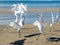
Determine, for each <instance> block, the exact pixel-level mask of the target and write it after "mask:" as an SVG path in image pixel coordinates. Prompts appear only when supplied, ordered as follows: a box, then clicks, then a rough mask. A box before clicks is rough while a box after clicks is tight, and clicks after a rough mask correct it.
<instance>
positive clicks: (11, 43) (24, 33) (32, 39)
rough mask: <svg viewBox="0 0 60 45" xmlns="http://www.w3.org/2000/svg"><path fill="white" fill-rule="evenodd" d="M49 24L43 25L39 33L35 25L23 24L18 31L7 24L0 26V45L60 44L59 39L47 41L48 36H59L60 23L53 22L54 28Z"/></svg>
mask: <svg viewBox="0 0 60 45" xmlns="http://www.w3.org/2000/svg"><path fill="white" fill-rule="evenodd" d="M50 30H51V29H50V28H49V25H47V26H46V27H45V30H44V31H43V32H44V33H42V34H40V32H39V30H38V28H37V27H35V26H33V25H32V24H25V25H24V26H23V28H22V29H21V30H20V38H19V34H18V32H17V31H16V30H15V29H13V28H11V27H9V26H8V25H5V26H0V45H37V44H38V45H60V41H58V42H51V41H48V38H49V37H52V36H53V37H60V23H55V24H54V30H51V31H50Z"/></svg>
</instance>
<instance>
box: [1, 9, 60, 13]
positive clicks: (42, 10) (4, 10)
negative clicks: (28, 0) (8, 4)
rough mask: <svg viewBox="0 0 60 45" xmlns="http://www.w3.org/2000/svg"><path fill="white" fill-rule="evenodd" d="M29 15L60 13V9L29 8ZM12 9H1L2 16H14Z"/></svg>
mask: <svg viewBox="0 0 60 45" xmlns="http://www.w3.org/2000/svg"><path fill="white" fill-rule="evenodd" d="M27 10H28V11H27V13H40V12H60V8H29V9H27ZM12 13H13V12H11V8H0V14H12Z"/></svg>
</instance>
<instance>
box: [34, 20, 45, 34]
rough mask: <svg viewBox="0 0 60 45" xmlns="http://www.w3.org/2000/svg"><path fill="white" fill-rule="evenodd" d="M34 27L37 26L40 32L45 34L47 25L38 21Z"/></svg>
mask: <svg viewBox="0 0 60 45" xmlns="http://www.w3.org/2000/svg"><path fill="white" fill-rule="evenodd" d="M33 25H34V26H37V27H38V28H39V31H40V32H41V33H43V30H44V28H45V26H46V24H44V25H42V24H41V23H40V22H39V21H38V20H36V21H35V22H34V23H33Z"/></svg>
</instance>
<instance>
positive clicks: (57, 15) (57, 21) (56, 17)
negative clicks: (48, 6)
mask: <svg viewBox="0 0 60 45" xmlns="http://www.w3.org/2000/svg"><path fill="white" fill-rule="evenodd" d="M56 22H58V13H56Z"/></svg>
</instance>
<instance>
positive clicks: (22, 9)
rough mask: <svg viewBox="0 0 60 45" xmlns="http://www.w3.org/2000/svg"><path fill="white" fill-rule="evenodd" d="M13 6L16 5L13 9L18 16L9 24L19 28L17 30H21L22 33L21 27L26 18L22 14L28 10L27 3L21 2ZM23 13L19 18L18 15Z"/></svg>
mask: <svg viewBox="0 0 60 45" xmlns="http://www.w3.org/2000/svg"><path fill="white" fill-rule="evenodd" d="M12 6H14V7H13V8H12V11H13V12H14V15H15V17H16V19H15V20H14V21H13V22H10V24H9V26H11V27H13V28H14V29H17V31H19V34H20V29H21V28H22V26H23V21H24V19H25V18H22V15H23V14H24V13H25V11H27V8H26V5H23V4H22V3H21V4H17V5H16V4H13V5H12ZM17 14H20V15H21V19H20V20H19V19H18V15H17Z"/></svg>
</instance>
